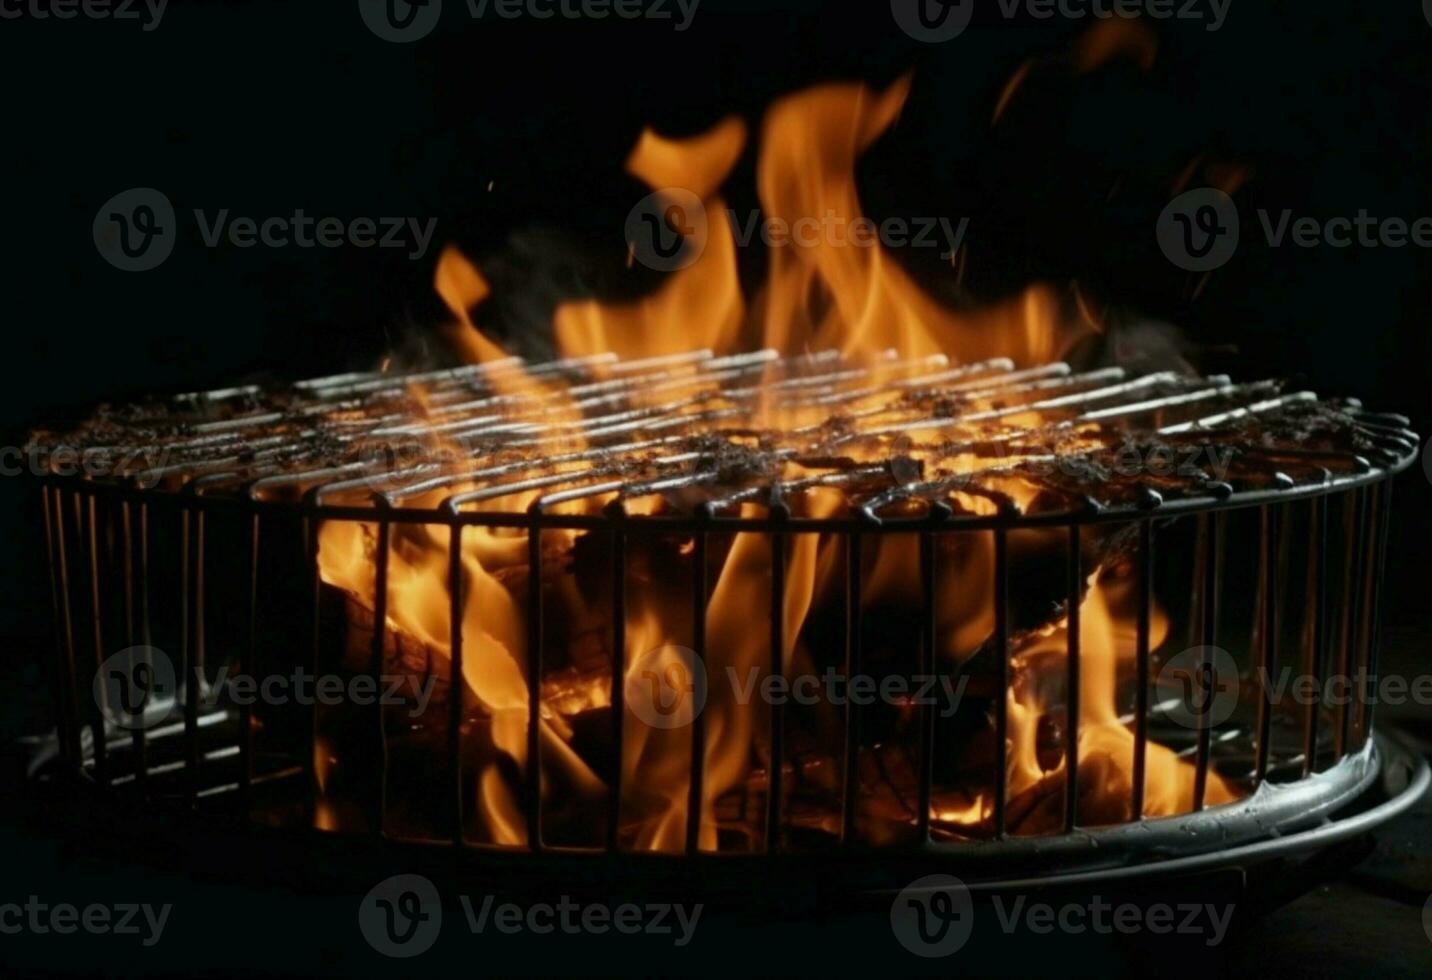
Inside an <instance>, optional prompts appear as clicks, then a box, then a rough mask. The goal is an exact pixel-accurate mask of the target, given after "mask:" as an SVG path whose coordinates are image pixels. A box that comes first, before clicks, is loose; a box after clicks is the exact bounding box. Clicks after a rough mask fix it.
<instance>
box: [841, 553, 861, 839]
mask: <svg viewBox="0 0 1432 980" xmlns="http://www.w3.org/2000/svg"><path fill="white" fill-rule="evenodd" d="M860 562H861V536H860V533H859V532H858V531H852V532H851V533H850V534H849V535H847V536H846V539H845V573H846V574H845V613H846V617H845V623H846V626H845V694H846V697H845V792H844V794H843V797H842V800H841V833H840V840H841V843H842V844H847V845H848V844H850V843H852V842H854V840H855V833H856V818H857V816H858V813H859V811H858V808H857V803H858V800H859V796H860V712H859V710H858V709H857V708H856V705H855V699H854V698H852V697H851V696H850V689H851V685H852V684H853V683H854V681H855V678H856V677H857V676H859V674H860V671H861V670H862V669H863V659H864V658H863V651H862V639H863V638H862V637H861V630H862V629H863V625H862V622H861V615H860V614H861V609H860V593H861V573H862V569H861V567H860Z"/></svg>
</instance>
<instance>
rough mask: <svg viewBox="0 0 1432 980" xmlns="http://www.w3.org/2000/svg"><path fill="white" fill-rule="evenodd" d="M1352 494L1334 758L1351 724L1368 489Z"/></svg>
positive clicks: (1343, 749)
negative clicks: (1340, 690)
mask: <svg viewBox="0 0 1432 980" xmlns="http://www.w3.org/2000/svg"><path fill="white" fill-rule="evenodd" d="M1353 496H1354V498H1355V499H1356V501H1357V511H1356V512H1355V513H1353V512H1352V511H1351V510H1350V509H1346V508H1345V510H1346V511H1347V516H1348V518H1349V519H1348V520H1347V521H1345V522H1344V528H1343V530H1344V535H1345V539H1346V542H1347V548H1346V550H1345V551H1344V562H1343V590H1342V599H1343V616H1342V629H1341V630H1340V634H1341V643H1340V648H1339V651H1338V674H1337V676H1338V680H1339V681H1340V682H1341V683H1342V685H1343V693H1344V696H1343V697H1342V698H1340V701H1341V703H1340V704H1339V705H1338V712H1337V730H1336V742H1337V750H1336V752H1335V753H1334V761H1336V760H1338V759H1341V758H1342V757H1343V756H1345V755H1347V752H1348V729H1349V727H1350V726H1351V724H1352V704H1351V701H1352V699H1353V697H1355V696H1356V694H1355V690H1354V686H1353V670H1354V664H1353V648H1354V646H1355V644H1356V642H1357V641H1356V637H1357V622H1358V616H1359V610H1358V606H1359V602H1358V596H1359V590H1358V589H1357V587H1356V583H1357V581H1358V575H1359V573H1360V571H1361V564H1362V561H1363V557H1364V556H1363V555H1362V554H1361V551H1362V544H1363V540H1362V538H1363V528H1364V527H1365V526H1366V524H1367V507H1368V503H1367V491H1366V490H1357V491H1354V494H1353Z"/></svg>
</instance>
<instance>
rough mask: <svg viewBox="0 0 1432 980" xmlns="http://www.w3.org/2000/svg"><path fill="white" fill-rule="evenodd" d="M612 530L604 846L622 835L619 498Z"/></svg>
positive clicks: (622, 539)
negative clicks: (608, 792)
mask: <svg viewBox="0 0 1432 980" xmlns="http://www.w3.org/2000/svg"><path fill="white" fill-rule="evenodd" d="M611 514H612V518H613V521H614V523H615V525H616V526H615V528H614V529H613V531H612V770H611V787H612V795H611V798H610V799H609V800H608V807H609V812H608V816H607V850H608V851H610V852H612V853H616V851H617V849H618V844H619V841H620V837H621V815H622V748H623V746H624V745H625V738H624V735H625V728H626V572H627V569H626V548H627V540H626V521H625V516H626V515H625V510H624V508H622V506H621V503H620V501H618V502H617V503H616V504H614V505H613V507H612V508H611Z"/></svg>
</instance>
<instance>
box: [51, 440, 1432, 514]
mask: <svg viewBox="0 0 1432 980" xmlns="http://www.w3.org/2000/svg"><path fill="white" fill-rule="evenodd" d="M1408 435H1409V436H1412V437H1413V438H1420V437H1417V436H1415V434H1413V433H1410V432H1409V433H1408ZM1416 460H1417V452H1415V451H1414V452H1411V453H1409V454H1407V455H1405V456H1401V457H1399V458H1398V459H1397V460H1396V461H1395V462H1393V463H1391V464H1389V465H1383V466H1378V465H1375V464H1372V463H1370V462H1368V463H1367V466H1368V469H1367V470H1366V472H1362V473H1357V474H1355V475H1352V476H1342V477H1331V478H1330V479H1328V480H1326V481H1325V482H1323V483H1309V484H1299V485H1295V486H1291V487H1267V488H1260V489H1253V490H1237V489H1233V488H1232V487H1229V485H1228V484H1223V485H1222V486H1225V487H1229V489H1228V491H1227V492H1226V493H1216V494H1210V495H1208V496H1197V497H1180V498H1178V499H1176V500H1164V499H1148V500H1146V501H1145V502H1142V503H1139V504H1118V505H1103V504H1100V503H1098V502H1097V501H1094V500H1093V499H1086V501H1085V503H1084V505H1083V506H1082V507H1079V508H1076V509H1069V510H1061V511H1040V512H1038V513H1032V514H1031V513H1026V512H1023V511H1019V510H1017V509H1011V510H1006V511H1004V512H1003V513H999V514H993V515H979V514H969V515H966V514H953V513H947V512H945V511H943V510H940V509H938V508H935V509H932V510H931V512H930V514H928V515H927V516H917V517H909V518H888V517H882V516H880V515H878V514H873V513H870V512H869V511H867V510H864V509H862V508H859V507H855V508H852V509H851V510H850V513H849V514H847V515H845V516H840V517H826V518H806V517H800V516H797V515H794V514H789V513H788V512H787V513H784V514H780V515H774V514H773V515H771V516H767V517H741V516H734V517H733V516H726V515H723V514H720V513H712V512H709V511H704V510H702V509H699V508H698V510H697V511H696V512H695V513H692V514H676V515H647V514H629V513H626V512H625V508H623V507H619V506H610V507H608V508H606V511H605V513H603V514H601V515H581V514H556V513H551V512H549V511H548V510H546V509H545V508H542V507H540V506H537V505H534V506H533V507H531V508H529V509H528V510H527V511H526V512H520V511H465V510H462V509H461V508H460V507H458V508H452V507H436V508H417V507H398V506H393V505H392V504H391V503H390V502H389V500H388V499H387V498H386V497H385V496H384V495H383V494H381V493H374V494H373V496H372V501H373V506H371V507H359V506H352V505H339V504H325V503H321V502H319V501H318V500H317V499H315V497H316V494H315V491H312V490H311V491H309V492H308V493H307V494H305V495H304V499H302V500H300V501H283V500H258V499H254V498H253V497H252V496H232V495H206V494H204V493H202V492H201V491H200V490H199V489H197V488H193V487H192V486H191V487H185V488H183V489H181V490H180V491H178V492H173V491H167V490H156V489H148V490H146V489H141V488H137V487H129V486H123V485H119V484H113V483H105V482H100V481H96V480H93V479H90V478H88V477H85V476H80V475H75V476H57V475H54V474H46V475H44V476H39V477H34V478H32V479H34V480H35V482H36V483H37V484H38V485H39V486H42V487H46V488H49V489H53V490H59V491H64V492H67V493H71V494H78V495H81V496H85V497H92V498H103V499H106V500H110V501H114V502H121V503H134V504H145V505H157V506H160V507H169V508H174V509H179V510H187V511H196V510H204V509H207V508H210V507H214V508H233V509H239V510H242V511H245V512H248V513H252V514H259V515H265V514H279V513H288V514H293V513H301V514H302V515H303V516H307V517H313V518H317V519H319V520H325V521H350V522H351V521H358V522H363V523H382V524H430V525H442V526H448V527H451V526H459V527H489V528H531V527H534V526H535V527H537V528H539V529H541V530H554V531H555V530H611V529H612V528H613V527H614V526H617V525H621V526H623V527H624V528H626V529H641V530H650V531H651V532H653V533H661V532H663V531H672V532H679V531H682V530H688V529H689V530H708V531H721V530H735V531H750V532H755V533H790V534H799V533H809V534H820V533H850V532H852V531H860V532H875V533H880V532H888V533H894V534H898V533H902V532H904V533H911V532H917V531H921V530H930V529H932V527H933V528H935V529H939V530H947V531H970V532H977V531H993V530H1001V529H1004V530H1020V529H1025V528H1050V527H1069V526H1071V525H1080V526H1083V525H1098V524H1119V523H1130V522H1133V521H1138V520H1146V519H1150V518H1160V517H1182V516H1189V515H1194V514H1214V513H1226V512H1229V511H1235V510H1242V509H1247V508H1252V507H1260V506H1264V505H1267V504H1283V503H1293V502H1297V501H1306V500H1314V499H1317V498H1321V497H1332V496H1335V495H1338V494H1342V493H1348V492H1352V491H1356V490H1363V489H1366V488H1368V487H1371V486H1374V485H1376V484H1379V483H1382V482H1384V481H1391V480H1395V479H1396V478H1397V477H1399V476H1401V475H1402V474H1403V473H1405V472H1406V471H1407V470H1408V469H1410V468H1411V467H1412V465H1413V464H1414V463H1415V462H1416ZM1364 461H1365V460H1364ZM317 489H321V488H317ZM626 499H632V498H626ZM637 499H640V498H637ZM616 503H617V504H621V503H622V501H620V500H619V501H617V502H616ZM539 504H540V501H539ZM782 506H784V505H783V504H782V503H781V502H779V501H778V502H776V503H774V504H772V505H771V507H770V508H769V509H770V510H772V511H776V510H779V509H780V508H781V507H782Z"/></svg>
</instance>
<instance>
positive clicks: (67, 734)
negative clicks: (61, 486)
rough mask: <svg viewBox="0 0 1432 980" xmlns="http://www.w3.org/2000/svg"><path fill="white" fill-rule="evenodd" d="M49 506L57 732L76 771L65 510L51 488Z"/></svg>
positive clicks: (46, 500) (62, 754) (47, 535)
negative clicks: (52, 493)
mask: <svg viewBox="0 0 1432 980" xmlns="http://www.w3.org/2000/svg"><path fill="white" fill-rule="evenodd" d="M40 493H41V497H42V498H43V499H44V504H45V549H46V551H47V552H48V555H49V559H50V562H49V564H50V601H51V604H52V605H53V607H54V614H55V659H54V664H53V671H52V673H53V676H54V686H55V731H56V732H58V733H59V745H60V757H61V758H62V759H64V761H65V762H66V763H68V764H69V765H70V766H72V767H74V768H75V769H76V770H78V769H79V767H80V766H81V765H82V764H83V760H82V759H81V758H80V739H79V722H78V721H77V719H76V717H75V685H74V633H73V626H72V625H71V623H70V609H69V606H70V597H69V581H68V575H67V574H66V561H65V535H64V507H63V506H62V505H61V500H60V491H58V490H55V491H54V496H53V497H51V489H50V487H48V486H43V487H41V488H40Z"/></svg>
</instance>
